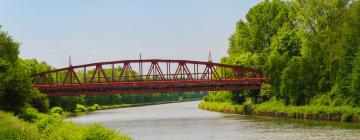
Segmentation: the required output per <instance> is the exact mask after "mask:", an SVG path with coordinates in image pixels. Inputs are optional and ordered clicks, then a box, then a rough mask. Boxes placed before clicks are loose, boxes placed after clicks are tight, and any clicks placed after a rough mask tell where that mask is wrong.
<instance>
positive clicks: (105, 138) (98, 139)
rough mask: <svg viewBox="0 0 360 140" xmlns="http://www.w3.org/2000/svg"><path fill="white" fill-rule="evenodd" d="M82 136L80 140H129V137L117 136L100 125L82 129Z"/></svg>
mask: <svg viewBox="0 0 360 140" xmlns="http://www.w3.org/2000/svg"><path fill="white" fill-rule="evenodd" d="M83 131H84V135H83V137H82V139H86V140H115V139H118V140H130V139H131V138H130V137H126V136H119V135H118V133H117V132H115V131H114V130H109V129H106V128H104V127H102V126H101V125H98V124H94V125H89V126H87V127H86V128H84V130H83Z"/></svg>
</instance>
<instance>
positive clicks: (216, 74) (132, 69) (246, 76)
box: [33, 59, 266, 96]
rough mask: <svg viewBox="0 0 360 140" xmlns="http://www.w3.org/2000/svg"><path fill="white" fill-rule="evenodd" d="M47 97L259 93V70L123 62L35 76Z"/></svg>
mask: <svg viewBox="0 0 360 140" xmlns="http://www.w3.org/2000/svg"><path fill="white" fill-rule="evenodd" d="M33 80H34V86H35V87H36V88H37V89H38V90H40V91H41V92H42V93H45V94H47V95H48V96H78V95H96V94H135V93H155V92H189V91H221V90H259V89H260V88H261V85H262V84H263V83H264V82H265V81H266V79H265V78H264V77H263V73H262V71H260V70H256V69H252V68H247V67H242V66H233V65H226V64H219V63H213V62H211V61H209V62H202V61H189V60H164V59H146V60H121V61H109V62H99V63H91V64H84V65H77V66H71V65H70V66H69V67H67V68H61V69H55V70H50V71H46V72H41V73H38V74H35V75H33Z"/></svg>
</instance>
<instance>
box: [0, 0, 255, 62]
mask: <svg viewBox="0 0 360 140" xmlns="http://www.w3.org/2000/svg"><path fill="white" fill-rule="evenodd" d="M258 2H260V0H222V1H220V0H103V1H100V0H51V1H50V0H31V1H29V0H0V25H1V26H2V27H1V30H2V31H6V32H8V33H9V34H10V35H11V36H12V38H13V39H14V40H16V41H17V42H20V43H21V47H20V57H21V58H35V59H37V60H39V61H46V62H47V63H48V64H50V65H52V66H54V67H57V68H61V67H66V66H68V65H69V64H68V63H69V60H68V59H69V55H71V59H72V60H71V61H72V65H78V64H86V63H93V62H100V61H113V60H129V59H139V54H140V53H141V55H142V58H143V59H184V60H197V61H207V60H208V55H209V51H211V55H212V60H213V61H214V62H219V61H220V59H221V58H222V57H224V56H226V54H227V46H228V38H229V36H230V35H231V34H232V33H233V32H234V31H235V25H236V22H237V21H238V20H240V19H245V15H246V13H247V11H248V10H249V9H250V8H251V7H253V6H255V5H256V4H257V3H258Z"/></svg>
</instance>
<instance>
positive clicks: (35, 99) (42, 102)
mask: <svg viewBox="0 0 360 140" xmlns="http://www.w3.org/2000/svg"><path fill="white" fill-rule="evenodd" d="M30 104H31V106H32V107H34V108H36V109H37V110H38V111H39V112H42V113H47V112H49V100H48V97H47V95H45V94H42V93H40V92H39V91H38V90H33V96H32V97H31V99H30Z"/></svg>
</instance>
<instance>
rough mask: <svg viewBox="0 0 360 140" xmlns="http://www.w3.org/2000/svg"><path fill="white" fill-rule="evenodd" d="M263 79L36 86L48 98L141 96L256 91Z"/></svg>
mask: <svg viewBox="0 0 360 140" xmlns="http://www.w3.org/2000/svg"><path fill="white" fill-rule="evenodd" d="M264 80H265V79H264V78H249V79H240V80H196V81H190V80H182V81H179V80H177V81H138V82H111V83H91V84H62V85H56V84H54V85H36V86H35V87H37V88H38V89H39V90H40V91H42V92H43V93H46V94H48V96H78V95H93V94H141V93H155V92H162V93H163V92H189V91H219V90H258V89H260V88H261V84H262V83H263V82H264Z"/></svg>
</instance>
